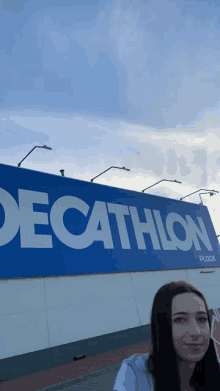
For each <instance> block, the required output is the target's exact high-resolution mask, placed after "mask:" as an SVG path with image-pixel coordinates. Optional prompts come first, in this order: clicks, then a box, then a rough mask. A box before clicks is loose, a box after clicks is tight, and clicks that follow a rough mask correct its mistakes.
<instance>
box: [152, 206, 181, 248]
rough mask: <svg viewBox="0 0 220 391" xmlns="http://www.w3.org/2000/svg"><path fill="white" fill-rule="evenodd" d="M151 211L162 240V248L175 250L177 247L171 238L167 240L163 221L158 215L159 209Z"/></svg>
mask: <svg viewBox="0 0 220 391" xmlns="http://www.w3.org/2000/svg"><path fill="white" fill-rule="evenodd" d="M153 213H154V218H155V220H156V224H157V229H158V231H159V235H160V239H161V242H162V246H163V250H177V247H176V246H175V244H174V243H173V242H172V240H167V237H166V233H165V230H164V226H163V222H162V218H161V215H160V211H159V210H153Z"/></svg>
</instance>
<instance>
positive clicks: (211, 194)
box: [199, 192, 216, 205]
mask: <svg viewBox="0 0 220 391" xmlns="http://www.w3.org/2000/svg"><path fill="white" fill-rule="evenodd" d="M200 194H210V197H211V196H213V195H216V193H212V192H207V193H199V197H200V200H201V203H200V204H199V205H203V202H202V198H201V196H200Z"/></svg>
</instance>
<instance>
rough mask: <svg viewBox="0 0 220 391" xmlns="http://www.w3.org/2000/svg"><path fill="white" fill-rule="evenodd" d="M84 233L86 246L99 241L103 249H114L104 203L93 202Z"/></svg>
mask: <svg viewBox="0 0 220 391" xmlns="http://www.w3.org/2000/svg"><path fill="white" fill-rule="evenodd" d="M99 223H100V225H101V229H100V230H98V226H99ZM86 233H87V236H88V238H89V241H88V246H90V245H91V244H92V243H93V242H95V241H101V242H103V243H104V248H108V249H112V248H114V245H113V241H112V234H111V229H110V224H109V219H108V212H107V208H106V204H105V202H102V201H96V202H95V204H94V207H93V210H92V213H91V216H90V219H89V222H88V225H87V228H86ZM88 246H87V247H88Z"/></svg>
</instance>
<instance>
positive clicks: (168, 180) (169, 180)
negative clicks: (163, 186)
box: [142, 179, 182, 193]
mask: <svg viewBox="0 0 220 391" xmlns="http://www.w3.org/2000/svg"><path fill="white" fill-rule="evenodd" d="M162 181H167V182H176V183H182V182H179V181H177V180H176V179H174V181H173V180H172V179H161V181H159V182H156V183H154V185H151V186H149V187H146V189H144V190H142V193H143V192H144V191H145V190H147V189H150V187H153V186H155V185H157V184H158V183H160V182H162Z"/></svg>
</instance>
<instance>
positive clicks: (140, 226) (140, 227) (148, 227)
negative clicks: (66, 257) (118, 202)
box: [129, 206, 161, 250]
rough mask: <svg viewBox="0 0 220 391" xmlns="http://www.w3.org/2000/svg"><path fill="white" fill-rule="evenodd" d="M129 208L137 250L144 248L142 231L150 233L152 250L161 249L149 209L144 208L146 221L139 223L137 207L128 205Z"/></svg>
mask: <svg viewBox="0 0 220 391" xmlns="http://www.w3.org/2000/svg"><path fill="white" fill-rule="evenodd" d="M129 209H130V213H131V218H132V222H133V226H134V233H135V236H136V240H137V245H138V248H139V250H145V249H146V244H145V242H144V235H143V233H149V234H150V237H151V241H152V244H153V248H154V250H161V247H160V243H159V240H158V236H157V232H156V228H155V225H154V220H153V217H152V213H151V210H150V209H145V208H144V213H145V216H146V220H147V221H148V222H147V223H141V222H140V220H139V217H138V213H137V208H136V207H135V206H129Z"/></svg>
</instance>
